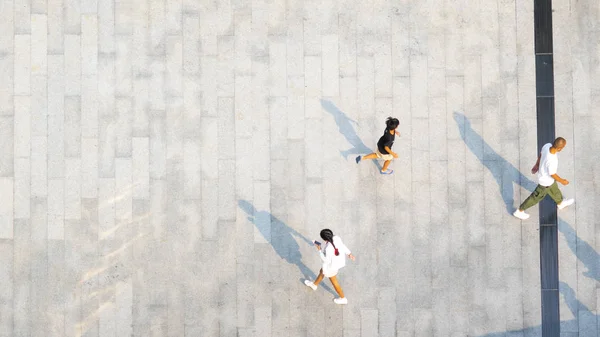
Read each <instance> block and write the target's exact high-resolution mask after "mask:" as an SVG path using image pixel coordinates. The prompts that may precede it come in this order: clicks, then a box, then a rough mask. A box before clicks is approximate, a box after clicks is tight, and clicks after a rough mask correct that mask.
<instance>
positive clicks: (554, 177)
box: [513, 137, 575, 220]
mask: <svg viewBox="0 0 600 337" xmlns="http://www.w3.org/2000/svg"><path fill="white" fill-rule="evenodd" d="M566 145H567V141H566V140H565V139H564V138H562V137H558V138H556V139H555V140H554V142H552V143H547V144H545V145H544V146H543V147H542V150H541V151H540V154H539V155H538V159H537V162H536V163H535V165H534V166H533V168H532V169H531V173H533V174H535V173H537V175H538V185H537V187H536V188H535V190H534V191H533V193H531V195H530V196H529V197H527V199H525V201H523V203H522V204H521V205H520V206H519V208H518V209H517V210H516V211H515V212H514V213H513V215H514V216H515V217H517V218H519V219H521V220H526V219H529V214H527V213H525V210H527V209H528V208H530V207H532V206H534V205H536V204H537V203H539V202H540V201H542V199H544V197H545V196H546V195H550V197H551V198H552V200H554V202H556V205H557V207H558V209H563V208H565V207H567V206H569V205H572V204H573V203H574V202H575V200H574V199H563V195H562V193H561V191H560V189H559V188H558V184H557V183H556V182H559V183H561V184H563V185H568V184H569V181H568V180H567V179H563V178H561V177H560V176H559V175H558V174H557V173H556V171H557V170H558V153H559V152H560V151H562V149H564V147H565V146H566Z"/></svg>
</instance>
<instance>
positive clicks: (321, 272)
mask: <svg viewBox="0 0 600 337" xmlns="http://www.w3.org/2000/svg"><path fill="white" fill-rule="evenodd" d="M323 277H325V275H323V268H321V270H319V276H317V279H316V280H315V281H314V282H313V283H314V284H315V285H319V283H321V281H322V280H323Z"/></svg>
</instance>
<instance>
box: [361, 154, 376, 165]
mask: <svg viewBox="0 0 600 337" xmlns="http://www.w3.org/2000/svg"><path fill="white" fill-rule="evenodd" d="M376 158H377V153H370V154H368V155H366V156H362V157H361V156H358V157H356V163H357V164H358V163H360V161H361V160H363V159H376Z"/></svg>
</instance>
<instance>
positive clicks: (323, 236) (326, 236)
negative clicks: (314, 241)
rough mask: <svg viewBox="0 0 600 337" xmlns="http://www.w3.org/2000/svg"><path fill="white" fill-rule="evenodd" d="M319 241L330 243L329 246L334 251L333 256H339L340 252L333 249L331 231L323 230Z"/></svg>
mask: <svg viewBox="0 0 600 337" xmlns="http://www.w3.org/2000/svg"><path fill="white" fill-rule="evenodd" d="M320 234H321V239H323V240H325V241H327V242H331V245H332V246H333V249H335V256H338V255H340V252H339V251H338V249H337V248H335V245H334V244H333V232H332V231H331V229H327V228H325V229H323V230H322V231H321V233H320Z"/></svg>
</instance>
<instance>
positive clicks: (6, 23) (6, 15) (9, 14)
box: [0, 1, 15, 52]
mask: <svg viewBox="0 0 600 337" xmlns="http://www.w3.org/2000/svg"><path fill="white" fill-rule="evenodd" d="M0 8H1V9H2V23H1V24H0V25H1V27H2V31H3V32H5V34H3V36H2V37H1V38H0V39H2V40H0V41H1V43H0V45H1V46H2V47H0V48H2V49H0V50H1V51H2V52H8V51H9V50H8V46H14V44H13V41H14V35H15V21H14V11H15V6H14V2H13V1H6V2H4V3H2V7H0Z"/></svg>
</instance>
